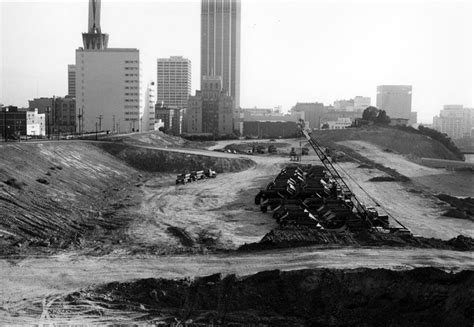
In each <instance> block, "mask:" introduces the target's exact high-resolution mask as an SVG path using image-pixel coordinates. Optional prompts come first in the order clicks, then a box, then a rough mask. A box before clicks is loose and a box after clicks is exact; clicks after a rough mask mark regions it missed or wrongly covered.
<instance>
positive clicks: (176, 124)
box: [155, 103, 184, 135]
mask: <svg viewBox="0 0 474 327" xmlns="http://www.w3.org/2000/svg"><path fill="white" fill-rule="evenodd" d="M183 118H184V109H182V108H178V107H163V106H161V105H159V104H158V103H157V104H156V107H155V121H156V122H158V123H159V125H160V126H162V127H163V129H164V132H165V133H167V134H172V135H181V134H182V133H183Z"/></svg>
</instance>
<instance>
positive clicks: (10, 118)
mask: <svg viewBox="0 0 474 327" xmlns="http://www.w3.org/2000/svg"><path fill="white" fill-rule="evenodd" d="M0 132H1V135H2V137H3V139H5V138H6V139H19V138H20V137H21V136H25V135H26V111H20V110H18V107H15V106H7V107H3V108H2V111H1V116H0Z"/></svg>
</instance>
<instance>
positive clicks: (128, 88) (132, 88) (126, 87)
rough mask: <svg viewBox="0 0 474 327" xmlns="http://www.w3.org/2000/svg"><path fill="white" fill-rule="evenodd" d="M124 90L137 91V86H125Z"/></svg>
mask: <svg viewBox="0 0 474 327" xmlns="http://www.w3.org/2000/svg"><path fill="white" fill-rule="evenodd" d="M125 90H138V86H125Z"/></svg>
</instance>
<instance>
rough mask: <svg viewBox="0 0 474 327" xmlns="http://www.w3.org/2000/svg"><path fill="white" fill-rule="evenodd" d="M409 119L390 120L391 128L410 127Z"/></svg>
mask: <svg viewBox="0 0 474 327" xmlns="http://www.w3.org/2000/svg"><path fill="white" fill-rule="evenodd" d="M408 122H409V119H408V118H390V123H389V125H390V126H408Z"/></svg>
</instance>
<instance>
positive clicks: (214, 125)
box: [186, 76, 234, 136]
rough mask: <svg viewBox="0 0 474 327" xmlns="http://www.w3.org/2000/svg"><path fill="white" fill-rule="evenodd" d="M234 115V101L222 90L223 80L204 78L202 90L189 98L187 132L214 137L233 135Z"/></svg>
mask: <svg viewBox="0 0 474 327" xmlns="http://www.w3.org/2000/svg"><path fill="white" fill-rule="evenodd" d="M233 115H234V104H233V99H232V97H230V96H229V95H227V92H225V91H224V90H223V89H222V80H221V78H220V77H218V76H204V77H203V80H202V90H200V91H196V95H194V96H191V97H189V101H188V108H187V112H186V131H187V133H190V134H196V133H205V134H212V135H214V136H221V135H230V134H233V132H234V124H233Z"/></svg>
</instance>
